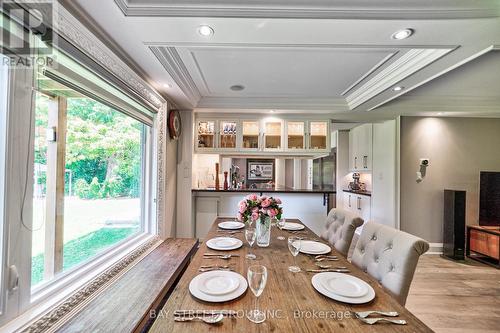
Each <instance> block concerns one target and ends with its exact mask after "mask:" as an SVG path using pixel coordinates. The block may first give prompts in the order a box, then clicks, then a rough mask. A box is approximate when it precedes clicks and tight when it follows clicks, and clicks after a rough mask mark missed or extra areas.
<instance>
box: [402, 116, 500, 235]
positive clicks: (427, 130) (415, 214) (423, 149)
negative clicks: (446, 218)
mask: <svg viewBox="0 0 500 333" xmlns="http://www.w3.org/2000/svg"><path fill="white" fill-rule="evenodd" d="M420 158H429V159H430V164H429V167H428V168H427V172H426V176H425V178H424V180H423V181H422V182H421V183H417V182H416V174H415V173H416V172H417V171H418V169H419V163H420V162H419V159H420ZM486 170H488V171H500V119H485V118H481V119H479V118H422V117H402V119H401V171H400V173H401V229H402V230H404V231H407V232H409V233H412V234H414V235H417V236H420V237H422V238H424V239H426V240H427V241H429V242H435V243H441V242H442V229H443V190H444V189H454V190H466V191H467V200H466V217H467V224H477V223H478V222H477V221H478V218H479V207H478V206H479V172H480V171H486Z"/></svg>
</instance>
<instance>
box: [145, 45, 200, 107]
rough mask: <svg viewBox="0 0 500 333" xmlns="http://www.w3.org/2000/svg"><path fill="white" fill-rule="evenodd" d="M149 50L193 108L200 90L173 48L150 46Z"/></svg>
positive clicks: (198, 98) (198, 97)
mask: <svg viewBox="0 0 500 333" xmlns="http://www.w3.org/2000/svg"><path fill="white" fill-rule="evenodd" d="M149 49H150V50H151V52H153V54H154V55H155V57H156V58H157V59H158V61H159V62H160V63H161V65H162V66H163V68H165V70H166V71H167V72H168V74H170V76H171V77H172V79H173V80H174V81H175V83H176V84H177V85H178V86H179V88H180V89H181V90H182V92H183V93H184V95H186V97H187V98H188V100H189V102H190V103H191V105H192V106H195V105H196V104H197V103H198V101H199V100H200V98H201V93H200V90H199V89H198V87H197V86H196V83H195V82H194V80H193V78H192V77H191V74H189V71H188V70H187V68H186V66H185V65H184V62H183V61H182V59H181V57H180V56H179V53H178V52H177V50H176V49H175V47H154V46H150V47H149Z"/></svg>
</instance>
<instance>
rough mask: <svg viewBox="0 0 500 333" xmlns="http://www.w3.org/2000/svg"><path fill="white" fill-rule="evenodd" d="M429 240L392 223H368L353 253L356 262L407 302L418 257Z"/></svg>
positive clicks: (402, 302) (397, 296) (427, 246)
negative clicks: (398, 227)
mask: <svg viewBox="0 0 500 333" xmlns="http://www.w3.org/2000/svg"><path fill="white" fill-rule="evenodd" d="M427 250H429V243H427V242H426V241H424V240H422V239H420V238H418V237H415V236H413V235H410V234H408V233H406V232H403V231H399V230H396V229H393V228H390V227H388V226H385V225H382V224H378V223H373V222H371V223H366V224H365V225H364V226H363V232H362V233H361V236H360V237H359V240H358V243H357V244H356V247H355V248H354V252H353V254H352V263H353V264H354V265H356V266H358V267H359V268H361V269H363V270H364V271H365V272H367V273H368V274H370V275H371V276H373V277H374V278H376V279H377V280H378V281H379V282H380V284H382V285H383V286H384V287H385V288H386V289H388V290H389V292H390V293H392V294H393V295H394V297H396V299H397V300H398V302H399V303H401V305H405V303H406V297H407V296H408V291H409V289H410V285H411V281H412V279H413V274H414V273H415V268H416V267H417V263H418V258H419V257H420V255H422V254H424V253H425V252H427Z"/></svg>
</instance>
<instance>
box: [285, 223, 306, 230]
mask: <svg viewBox="0 0 500 333" xmlns="http://www.w3.org/2000/svg"><path fill="white" fill-rule="evenodd" d="M304 228H305V227H304V225H303V224H300V223H292V222H285V225H284V226H283V229H285V230H290V231H295V230H303V229H304Z"/></svg>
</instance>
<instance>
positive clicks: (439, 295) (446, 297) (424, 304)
mask: <svg viewBox="0 0 500 333" xmlns="http://www.w3.org/2000/svg"><path fill="white" fill-rule="evenodd" d="M406 307H407V308H408V310H410V311H411V312H412V313H413V314H415V315H416V316H417V317H418V318H419V319H420V320H422V321H423V322H424V323H425V324H426V325H428V326H429V327H430V328H432V329H433V330H434V331H435V332H437V333H440V332H443V333H444V332H446V333H455V332H457V333H458V332H460V333H470V332H483V333H484V332H500V270H498V269H495V268H493V267H490V266H487V265H484V264H481V263H478V262H476V261H474V260H470V259H468V260H467V261H465V262H454V261H451V260H447V259H444V258H442V257H440V256H439V255H424V256H422V257H420V261H419V263H418V266H417V271H416V273H415V277H414V278H413V282H412V286H411V289H410V293H409V296H408V300H407V303H406Z"/></svg>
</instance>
